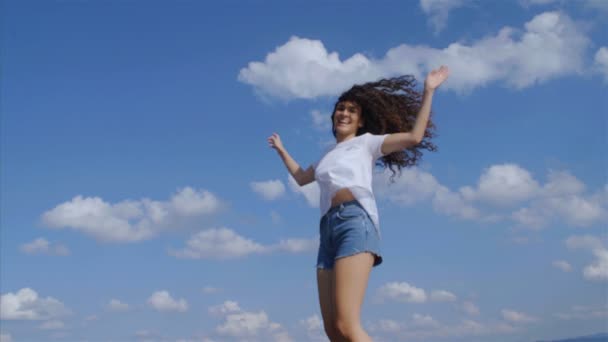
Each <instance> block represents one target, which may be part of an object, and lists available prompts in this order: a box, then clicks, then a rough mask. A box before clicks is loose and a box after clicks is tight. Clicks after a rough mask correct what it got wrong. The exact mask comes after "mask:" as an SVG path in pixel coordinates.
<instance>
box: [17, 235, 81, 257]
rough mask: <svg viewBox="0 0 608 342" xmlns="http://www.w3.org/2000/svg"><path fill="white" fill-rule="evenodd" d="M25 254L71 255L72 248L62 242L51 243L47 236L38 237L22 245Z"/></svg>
mask: <svg viewBox="0 0 608 342" xmlns="http://www.w3.org/2000/svg"><path fill="white" fill-rule="evenodd" d="M20 249H21V251H22V252H23V253H25V254H30V255H34V254H44V255H61V256H66V255H70V250H69V249H68V248H67V247H66V246H65V245H62V244H60V243H51V242H49V241H48V240H47V239H45V238H37V239H35V240H33V241H31V242H28V243H24V244H23V245H21V247H20Z"/></svg>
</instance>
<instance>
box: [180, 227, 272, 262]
mask: <svg viewBox="0 0 608 342" xmlns="http://www.w3.org/2000/svg"><path fill="white" fill-rule="evenodd" d="M266 251H267V248H266V247H264V246H262V245H260V244H259V243H257V242H254V241H253V240H249V239H247V238H244V237H242V236H240V235H238V234H237V233H235V232H234V231H232V230H230V229H228V228H213V229H207V230H204V231H201V232H199V233H197V234H195V235H194V236H192V237H191V238H190V239H189V240H188V241H187V242H186V247H185V248H183V249H181V250H177V251H169V254H171V255H173V256H176V257H178V258H190V259H231V258H238V257H243V256H246V255H248V254H253V253H264V252H266Z"/></svg>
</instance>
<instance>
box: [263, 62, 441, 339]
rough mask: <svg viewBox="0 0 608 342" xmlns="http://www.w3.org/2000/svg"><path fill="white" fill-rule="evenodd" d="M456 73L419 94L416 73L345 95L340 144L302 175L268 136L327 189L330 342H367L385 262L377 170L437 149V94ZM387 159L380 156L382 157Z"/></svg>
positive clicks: (430, 79)
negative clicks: (373, 293) (365, 321)
mask: <svg viewBox="0 0 608 342" xmlns="http://www.w3.org/2000/svg"><path fill="white" fill-rule="evenodd" d="M448 75H449V70H448V68H447V67H445V66H441V67H440V68H439V69H436V70H433V71H431V72H430V73H429V74H428V76H427V77H426V80H425V82H424V92H423V94H420V93H419V92H417V91H416V90H415V89H414V87H415V80H414V78H413V77H411V76H402V77H398V78H391V79H383V80H380V81H378V82H370V83H366V84H363V85H355V86H353V87H352V88H351V89H349V90H348V91H346V92H345V93H343V94H342V95H341V96H340V98H339V99H338V101H337V102H336V104H335V107H334V111H333V113H332V115H331V120H332V131H333V135H334V137H335V138H336V145H335V146H332V147H331V148H330V149H329V150H328V151H326V152H325V154H324V155H323V156H322V157H321V158H320V159H319V161H318V162H316V163H315V164H313V165H311V166H310V167H308V169H306V170H303V169H302V168H301V167H300V166H299V165H298V163H296V162H295V161H294V160H293V158H292V157H291V156H290V155H289V153H287V150H286V149H285V147H284V146H283V144H282V142H281V138H280V137H279V135H278V134H276V133H274V134H273V135H272V136H270V137H269V138H268V143H269V145H270V147H272V148H274V149H276V151H277V152H278V154H279V156H280V157H281V159H282V160H283V162H284V163H285V166H286V167H287V169H288V170H289V173H290V174H291V175H292V176H293V178H294V179H295V180H296V182H297V183H298V184H299V185H300V186H303V185H306V184H308V183H311V182H313V181H315V180H316V181H317V183H318V184H319V187H320V190H321V201H320V207H321V215H322V217H321V222H320V228H319V231H320V235H321V237H320V245H319V253H318V256H317V286H318V291H319V302H320V305H321V314H322V316H323V325H324V328H325V333H326V334H327V336H328V337H329V339H330V340H331V341H356V342H364V341H365V342H367V341H371V338H370V337H369V335H367V333H366V332H365V331H364V330H363V328H362V327H361V323H360V311H361V305H362V304H363V298H364V296H365V290H366V288H367V282H368V279H369V274H370V272H371V269H372V267H374V266H377V265H379V264H380V263H381V262H382V256H381V254H380V230H379V228H380V226H379V219H378V212H377V208H376V202H375V198H374V194H373V192H372V171H373V167H374V165H375V164H376V162H377V161H378V160H379V162H378V164H379V165H382V166H384V167H388V168H390V170H391V171H392V173H393V177H394V176H395V169H394V167H397V169H398V170H399V171H400V170H401V169H402V168H404V167H407V166H411V165H415V164H416V163H417V161H418V160H419V157H420V156H421V155H422V153H421V151H420V150H421V149H426V150H430V151H435V150H436V147H435V145H433V144H432V143H431V142H430V141H429V140H430V138H432V137H433V136H434V133H433V130H434V124H433V122H432V121H431V120H430V113H431V102H432V99H433V93H434V92H435V89H436V88H437V87H439V85H440V84H441V83H443V82H444V81H445V80H446V79H447V77H448ZM379 158H381V159H379Z"/></svg>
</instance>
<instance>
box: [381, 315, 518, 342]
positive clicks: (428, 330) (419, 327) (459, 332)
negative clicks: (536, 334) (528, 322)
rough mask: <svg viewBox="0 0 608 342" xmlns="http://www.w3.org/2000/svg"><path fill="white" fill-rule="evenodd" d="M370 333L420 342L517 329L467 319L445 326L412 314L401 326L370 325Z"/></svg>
mask: <svg viewBox="0 0 608 342" xmlns="http://www.w3.org/2000/svg"><path fill="white" fill-rule="evenodd" d="M370 331H380V332H383V333H386V334H390V336H389V337H388V338H387V340H388V341H421V340H428V339H434V338H440V339H441V340H448V339H449V340H451V339H463V338H465V337H467V336H483V335H497V334H507V333H513V332H515V331H517V329H516V328H514V327H513V326H511V325H509V324H506V323H495V324H484V323H480V322H477V321H473V320H469V319H465V320H463V321H462V322H461V323H460V324H455V325H445V324H441V323H440V322H438V321H437V320H435V319H434V318H433V317H431V316H430V315H421V314H414V315H413V316H412V319H411V320H410V321H408V322H406V323H403V324H400V323H399V322H396V321H393V320H379V321H378V322H374V323H372V324H371V329H370ZM477 339H478V338H477ZM464 340H468V339H464Z"/></svg>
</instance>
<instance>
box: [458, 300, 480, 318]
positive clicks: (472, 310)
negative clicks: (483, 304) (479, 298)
mask: <svg viewBox="0 0 608 342" xmlns="http://www.w3.org/2000/svg"><path fill="white" fill-rule="evenodd" d="M462 309H463V310H464V312H466V313H467V314H469V315H473V316H476V315H479V308H478V307H477V305H475V304H474V303H472V302H469V301H465V302H464V303H462Z"/></svg>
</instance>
